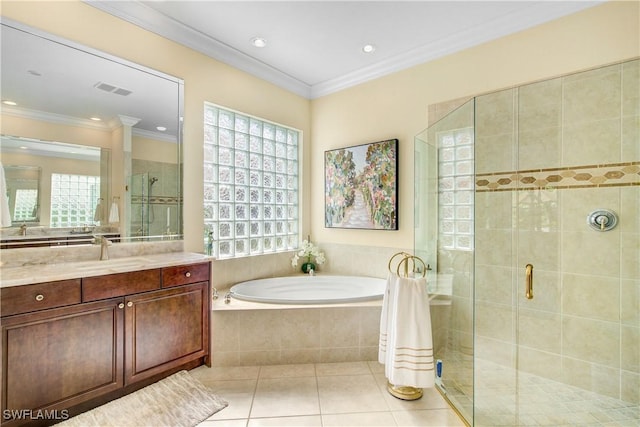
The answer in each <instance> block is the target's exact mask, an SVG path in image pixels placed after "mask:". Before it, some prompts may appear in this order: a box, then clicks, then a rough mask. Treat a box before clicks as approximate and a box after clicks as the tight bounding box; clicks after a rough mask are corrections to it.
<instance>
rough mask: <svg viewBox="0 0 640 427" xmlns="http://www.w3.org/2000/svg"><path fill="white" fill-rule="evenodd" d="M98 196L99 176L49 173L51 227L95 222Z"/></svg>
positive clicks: (74, 225) (78, 225) (80, 225)
mask: <svg viewBox="0 0 640 427" xmlns="http://www.w3.org/2000/svg"><path fill="white" fill-rule="evenodd" d="M99 198H100V177H99V176H91V175H67V174H58V173H54V174H51V217H50V224H51V227H83V226H85V225H91V224H95V222H96V221H95V213H96V205H97V204H98V199H99Z"/></svg>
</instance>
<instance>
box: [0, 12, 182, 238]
mask: <svg viewBox="0 0 640 427" xmlns="http://www.w3.org/2000/svg"><path fill="white" fill-rule="evenodd" d="M0 25H2V26H3V27H8V28H12V29H14V30H17V31H21V32H24V33H25V34H29V35H30V36H33V37H38V38H40V39H44V40H46V41H49V42H53V43H57V44H59V45H62V46H65V47H68V48H71V49H75V50H76V51H78V52H82V53H84V54H88V55H92V56H95V57H98V58H101V59H105V60H108V61H111V62H113V63H116V64H119V65H121V66H126V67H129V68H132V69H135V70H138V71H140V72H143V73H146V74H149V75H151V76H154V77H159V78H162V79H165V80H167V81H169V82H172V83H175V84H176V89H177V93H176V95H177V99H176V102H177V104H178V108H177V113H178V115H177V117H175V120H176V129H177V132H176V142H175V143H176V149H177V158H176V173H177V179H176V181H177V182H176V183H175V187H176V191H177V197H176V210H175V215H176V227H177V229H176V230H172V231H169V230H167V232H165V233H163V234H155V235H146V236H130V230H124V228H128V226H129V223H130V221H131V218H130V204H131V192H130V189H129V187H128V182H127V180H128V178H129V177H128V176H127V173H130V172H131V167H132V162H133V159H132V158H131V153H130V152H125V151H123V158H124V161H125V164H124V165H123V166H124V169H125V174H124V175H125V176H122V177H121V180H122V183H123V187H124V188H123V189H122V190H121V194H122V195H123V196H124V199H125V200H121V202H122V203H124V205H125V206H121V209H122V211H124V212H125V215H129V218H124V221H121V222H120V227H119V228H120V229H119V230H118V232H119V234H120V236H121V238H119V239H117V240H118V241H122V242H136V241H145V242H147V241H159V240H182V239H183V230H184V224H183V209H184V203H183V194H184V188H183V171H184V167H183V129H184V80H183V79H180V78H178V77H175V76H172V75H168V74H165V73H163V72H161V71H158V70H155V69H152V68H148V67H146V66H144V65H141V64H138V63H135V62H132V61H129V60H126V59H124V58H121V57H118V56H115V55H111V54H109V53H106V52H103V51H100V50H97V49H94V48H91V47H89V46H86V45H83V44H80V43H77V42H74V41H72V40H69V39H65V38H62V37H59V36H56V35H54V34H51V33H48V32H46V31H44V30H41V29H38V28H35V27H31V26H28V25H25V24H22V23H20V22H17V21H14V20H11V19H8V18H5V17H0ZM122 117H124V118H125V119H126V118H127V117H126V116H122ZM122 117H121V119H122ZM125 124H126V123H125ZM127 162H128V166H127V164H126V163H127ZM116 183H117V180H116ZM113 184H114V176H113V175H111V176H110V178H109V191H108V192H109V194H110V195H112V196H113V197H112V198H114V199H115V198H116V197H118V196H117V194H118V191H114V188H113ZM120 199H122V198H120ZM109 202H110V201H109ZM13 229H16V226H15V224H14V225H12V226H11V227H7V228H4V229H2V239H11V238H14V237H17V236H18V235H17V234H16V233H12V234H11V235H9V233H7V231H8V230H13ZM51 230H56V229H55V228H53V229H51ZM32 237H33V236H32ZM43 240H44V239H43ZM29 242H34V243H38V242H37V239H33V238H32V239H30V240H29ZM39 243H42V242H39ZM34 246H36V245H34ZM37 246H42V244H40V245H37ZM7 248H8V247H7V246H6V245H3V247H2V249H7Z"/></svg>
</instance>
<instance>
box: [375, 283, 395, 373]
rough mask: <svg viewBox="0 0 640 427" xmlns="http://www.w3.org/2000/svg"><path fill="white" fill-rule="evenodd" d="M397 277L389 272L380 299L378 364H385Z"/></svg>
mask: <svg viewBox="0 0 640 427" xmlns="http://www.w3.org/2000/svg"><path fill="white" fill-rule="evenodd" d="M397 280H398V275H397V274H395V273H393V272H391V271H390V272H389V274H388V276H387V284H386V287H385V291H384V296H383V298H382V313H381V314H380V338H379V341H378V362H380V363H382V364H383V365H384V364H386V363H387V343H388V342H389V321H390V319H391V307H393V305H394V304H393V301H392V298H393V297H394V296H395V288H396V281H397Z"/></svg>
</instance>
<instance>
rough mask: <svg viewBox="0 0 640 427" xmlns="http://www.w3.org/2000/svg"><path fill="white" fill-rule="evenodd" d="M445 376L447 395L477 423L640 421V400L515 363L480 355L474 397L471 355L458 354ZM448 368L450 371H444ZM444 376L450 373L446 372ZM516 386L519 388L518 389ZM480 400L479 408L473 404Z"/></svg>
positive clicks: (578, 426)
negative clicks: (536, 372) (570, 382)
mask: <svg viewBox="0 0 640 427" xmlns="http://www.w3.org/2000/svg"><path fill="white" fill-rule="evenodd" d="M452 361H455V362H457V363H458V364H453V365H450V366H448V371H451V372H453V373H454V374H458V373H461V372H462V373H464V375H460V376H456V375H452V376H451V377H452V378H451V379H448V380H445V387H446V390H447V396H448V397H449V399H450V400H451V401H452V402H454V403H455V404H456V406H457V407H458V409H459V410H460V411H461V412H462V413H463V414H465V416H467V417H469V418H470V415H471V414H474V415H475V420H474V421H475V423H474V424H475V425H476V426H478V427H497V426H505V427H511V426H552V427H638V426H640V405H637V404H633V403H630V402H624V401H622V400H618V399H615V398H613V397H608V396H604V395H601V394H598V393H595V392H592V391H587V390H583V389H580V388H578V387H574V386H571V385H568V384H564V383H561V382H558V381H553V380H551V379H548V378H542V377H540V376H538V375H534V374H530V373H526V372H516V371H515V370H513V369H510V368H507V367H504V366H501V365H498V364H495V363H492V362H489V361H486V360H476V361H475V362H476V367H477V370H476V375H475V380H476V391H475V396H474V398H475V402H473V401H472V399H471V396H472V393H473V383H472V381H471V380H470V378H472V377H473V374H472V372H473V371H472V370H471V368H470V366H471V365H470V364H471V360H470V359H468V358H466V359H465V358H463V357H454V358H453V359H452V360H449V362H452ZM445 374H446V372H445ZM445 378H447V376H446V375H445ZM515 390H517V393H516V392H515ZM474 403H475V408H474V407H473V406H474Z"/></svg>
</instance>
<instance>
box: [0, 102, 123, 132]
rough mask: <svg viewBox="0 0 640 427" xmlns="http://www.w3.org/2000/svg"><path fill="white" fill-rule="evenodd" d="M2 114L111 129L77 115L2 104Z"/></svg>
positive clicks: (82, 126)
mask: <svg viewBox="0 0 640 427" xmlns="http://www.w3.org/2000/svg"><path fill="white" fill-rule="evenodd" d="M2 114H6V115H9V116H14V117H20V118H23V119H31V120H38V121H42V122H48V123H56V124H60V125H65V126H76V127H81V128H87V129H94V130H101V131H105V130H109V131H110V130H113V129H112V128H111V126H109V125H108V124H107V123H105V122H96V121H93V120H89V119H80V118H77V117H71V116H66V115H64V114H57V113H50V112H48V111H39V110H30V109H28V108H20V107H9V106H6V105H3V106H2Z"/></svg>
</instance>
